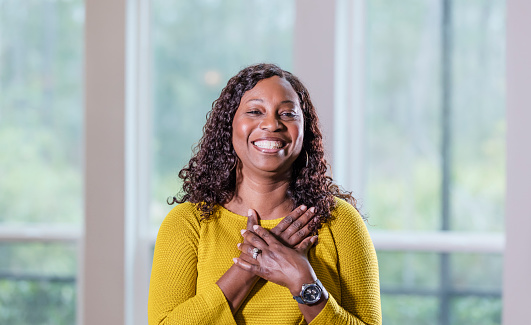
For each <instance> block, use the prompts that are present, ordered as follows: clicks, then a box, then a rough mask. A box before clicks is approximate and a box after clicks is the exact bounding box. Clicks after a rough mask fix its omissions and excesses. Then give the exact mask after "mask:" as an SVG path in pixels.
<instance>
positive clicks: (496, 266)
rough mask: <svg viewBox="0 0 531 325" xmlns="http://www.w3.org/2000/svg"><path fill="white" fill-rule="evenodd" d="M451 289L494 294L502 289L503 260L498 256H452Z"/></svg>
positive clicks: (468, 254)
mask: <svg viewBox="0 0 531 325" xmlns="http://www.w3.org/2000/svg"><path fill="white" fill-rule="evenodd" d="M450 265H451V274H452V287H453V288H455V289H456V290H461V291H470V290H474V291H478V292H485V293H490V292H495V293H497V294H500V292H501V288H502V271H503V259H502V256H501V255H499V254H472V253H459V254H457V253H456V254H452V255H451V258H450Z"/></svg>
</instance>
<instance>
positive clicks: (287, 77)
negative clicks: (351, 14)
mask: <svg viewBox="0 0 531 325" xmlns="http://www.w3.org/2000/svg"><path fill="white" fill-rule="evenodd" d="M326 166H327V165H326V161H325V160H324V152H323V145H322V136H321V132H320V130H319V127H318V119H317V115H316V112H315V109H314V107H313V105H312V102H311V100H310V97H309V94H308V91H307V90H306V88H305V87H304V86H303V85H302V83H301V82H300V81H299V80H298V79H297V78H296V77H295V76H293V75H292V74H290V73H289V72H287V71H284V70H282V69H280V68H279V67H277V66H275V65H271V64H258V65H254V66H250V67H247V68H245V69H243V70H242V71H240V72H239V73H238V74H237V75H236V76H234V77H233V78H232V79H230V80H229V82H228V84H227V86H226V87H225V88H224V89H223V90H222V92H221V95H220V97H219V98H218V99H217V100H216V101H215V102H214V104H213V106H212V111H211V112H210V113H209V116H208V119H207V123H206V125H205V127H204V134H203V137H202V139H201V141H200V142H199V145H198V146H197V150H196V153H195V154H194V156H193V157H192V159H191V160H190V162H189V163H188V165H187V166H186V167H185V168H183V169H182V170H181V172H180V173H179V177H180V178H182V179H183V192H182V196H181V197H180V199H177V198H173V202H172V203H175V202H177V203H181V204H179V205H178V206H176V207H175V208H174V209H173V210H172V211H171V212H170V213H169V214H168V216H167V217H166V219H165V220H164V222H163V223H162V225H161V227H160V230H159V234H158V237H157V243H156V246H155V255H154V259H153V269H152V273H151V283H150V294H149V307H148V310H149V323H150V324H304V323H310V322H311V324H380V323H381V312H380V296H379V281H378V263H377V260H376V255H375V252H374V248H373V245H372V242H371V240H370V237H369V235H368V232H367V229H366V227H365V224H364V222H363V220H362V218H361V217H360V215H359V214H358V212H357V210H356V209H355V208H354V207H353V206H352V205H350V204H349V203H347V202H346V201H344V199H346V200H348V201H350V202H352V203H355V200H354V199H353V198H352V197H351V196H350V194H349V193H343V192H341V191H340V190H339V188H338V187H337V186H335V185H333V184H332V179H331V178H330V177H327V176H326V170H327V168H326ZM317 233H318V238H317V236H316V235H315V234H317ZM317 239H318V240H317Z"/></svg>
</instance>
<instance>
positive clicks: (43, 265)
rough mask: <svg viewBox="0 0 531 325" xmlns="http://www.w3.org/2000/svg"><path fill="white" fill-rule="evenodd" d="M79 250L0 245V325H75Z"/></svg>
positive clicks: (44, 246)
mask: <svg viewBox="0 0 531 325" xmlns="http://www.w3.org/2000/svg"><path fill="white" fill-rule="evenodd" d="M76 255H77V250H76V247H75V245H67V244H41V243H28V244H25V243H24V244H20V243H17V244H0V261H2V263H0V324H74V323H75V318H76V316H75V310H76V308H75V307H76V290H77V289H76V280H75V275H76V269H77V257H76Z"/></svg>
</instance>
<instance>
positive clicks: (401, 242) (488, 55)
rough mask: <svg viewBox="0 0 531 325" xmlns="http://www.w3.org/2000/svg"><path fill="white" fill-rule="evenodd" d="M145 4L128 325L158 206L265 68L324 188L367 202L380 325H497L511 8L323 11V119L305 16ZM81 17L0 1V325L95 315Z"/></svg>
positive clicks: (231, 1) (384, 0)
mask: <svg viewBox="0 0 531 325" xmlns="http://www.w3.org/2000/svg"><path fill="white" fill-rule="evenodd" d="M140 2H142V1H140ZM142 3H143V4H142V5H141V6H139V7H138V8H139V9H140V11H138V12H137V13H136V16H135V18H134V19H135V20H137V21H140V23H139V24H138V26H139V27H138V26H137V27H135V28H136V29H135V30H136V31H137V33H138V35H140V36H139V39H140V41H139V42H140V46H139V47H135V48H133V51H135V49H137V50H138V51H139V53H140V54H138V55H137V56H135V58H136V59H135V60H136V61H134V62H137V63H133V66H135V67H136V69H138V71H141V72H142V74H141V77H138V78H137V79H135V80H136V81H135V82H136V83H137V84H136V86H135V87H136V88H134V89H136V91H138V93H136V92H135V93H134V94H133V96H132V97H131V96H130V97H128V98H135V96H137V95H138V97H136V98H141V99H142V100H141V103H140V104H137V105H136V106H135V107H136V112H137V113H136V114H137V115H136V116H137V117H138V119H136V120H135V124H134V126H132V128H133V129H132V130H133V131H132V134H135V139H136V140H134V141H137V142H138V143H137V142H135V143H136V145H137V146H138V148H140V149H139V152H140V155H141V158H140V161H141V162H142V163H140V164H138V166H136V167H135V168H138V169H140V171H139V173H140V175H142V180H141V184H142V185H141V187H142V191H141V193H142V195H140V198H139V200H140V201H141V202H140V203H137V204H139V206H140V209H139V210H138V211H137V213H136V218H138V220H137V221H135V224H136V228H135V229H136V230H135V232H134V235H133V236H137V237H134V239H133V240H132V241H133V242H134V243H135V244H134V246H135V248H134V249H135V250H137V251H141V252H142V253H141V254H139V255H138V256H140V258H139V259H137V260H136V261H135V266H136V268H135V270H139V271H138V272H137V273H134V274H133V275H131V277H132V279H133V280H132V281H131V283H135V284H134V285H135V286H138V288H139V289H135V290H131V291H129V293H131V292H135V293H136V294H135V296H134V297H132V296H131V294H129V295H127V294H126V295H124V298H123V300H124V301H125V302H123V304H126V305H128V306H129V307H126V308H129V309H130V310H133V309H134V310H135V311H131V313H132V314H135V315H140V316H138V317H133V316H129V317H130V318H127V317H126V319H129V320H128V321H127V323H130V324H137V323H138V324H144V323H145V321H143V318H142V317H143V316H142V314H145V312H146V308H145V305H144V303H145V301H146V299H147V297H146V296H142V293H144V294H145V293H146V292H147V286H148V283H149V270H150V267H151V252H152V249H153V245H154V241H155V236H156V232H157V229H158V227H159V225H160V223H161V222H162V220H163V218H164V217H165V216H166V214H167V212H168V211H169V210H170V209H171V208H172V206H169V205H168V204H167V203H166V198H167V197H169V196H172V195H174V194H176V193H177V192H178V190H179V188H180V182H179V179H178V177H177V173H178V171H179V170H180V169H181V168H182V167H183V166H184V165H185V164H186V163H187V161H188V159H189V158H190V156H191V148H192V147H193V145H194V144H195V143H196V142H197V141H198V140H199V138H200V136H201V131H202V126H203V124H204V122H205V115H206V113H207V112H208V111H209V109H210V108H211V105H212V102H213V101H214V100H215V99H216V98H217V97H218V95H219V93H220V91H221V89H222V88H223V86H224V85H225V84H226V82H227V80H228V79H229V78H230V77H231V76H233V75H234V74H235V73H236V72H237V71H239V70H240V69H241V68H242V67H244V66H246V65H249V64H252V63H257V62H272V63H276V64H278V65H280V66H281V67H282V68H283V69H286V70H289V71H294V72H295V74H298V73H300V75H301V76H302V80H303V82H304V81H305V80H308V81H309V84H308V86H309V88H310V93H311V94H312V95H314V96H315V98H316V102H318V103H319V102H321V103H325V105H321V106H319V107H318V110H319V114H320V115H321V116H325V117H326V118H325V121H324V122H326V121H328V122H326V123H323V127H324V129H325V135H327V139H326V140H327V147H328V148H327V149H328V151H329V160H330V162H331V166H332V174H333V176H334V179H335V180H336V182H337V183H339V184H341V185H342V186H343V187H344V188H346V189H348V190H351V191H353V192H354V194H355V196H356V197H357V198H358V200H359V207H360V209H361V210H362V212H363V213H364V214H365V215H366V216H367V217H368V220H369V221H368V223H369V224H368V228H369V231H370V232H371V235H372V236H373V240H374V243H375V246H376V248H377V253H378V259H379V265H380V281H381V293H382V310H383V319H384V324H438V325H449V324H481V325H490V324H501V320H502V299H501V294H502V270H503V249H504V245H503V243H504V231H505V229H504V213H505V212H504V211H505V196H506V194H505V193H506V188H505V184H506V174H505V170H506V168H505V162H506V160H505V157H506V148H505V143H506V116H505V104H506V97H505V93H506V92H505V84H506V81H505V62H506V57H505V37H506V36H505V35H506V30H505V28H506V22H505V19H506V7H505V1H504V0H467V1H457V0H453V1H452V0H402V1H391V0H355V1H348V0H337V1H335V2H330V3H329V4H328V6H331V12H332V15H329V16H326V17H323V18H322V20H319V21H312V22H311V23H310V24H311V25H313V26H315V25H317V26H319V24H323V25H326V26H329V27H330V26H331V33H332V35H329V36H330V39H331V40H332V41H331V42H332V44H333V48H332V49H331V51H330V53H331V56H330V57H329V62H332V64H333V65H332V66H333V69H332V70H331V71H330V75H331V76H332V79H326V76H325V77H323V78H322V80H323V82H324V83H325V84H323V86H322V87H328V88H327V89H331V90H332V92H331V94H333V98H328V99H326V100H322V99H320V98H319V96H321V86H320V85H319V84H318V82H319V80H320V76H313V77H312V76H311V73H312V71H311V69H307V68H305V69H304V70H303V68H301V67H303V65H302V64H301V63H300V61H297V60H298V59H297V58H301V57H302V58H304V56H305V54H304V53H303V52H302V50H301V46H300V45H297V44H298V43H300V41H301V39H300V35H301V33H302V34H304V33H305V32H304V29H301V28H300V26H304V23H302V25H300V24H299V22H300V21H301V17H304V15H305V14H306V13H305V5H304V4H301V3H300V1H299V2H298V4H297V2H296V1H295V0H268V1H265V0H226V1H221V0H198V1H182V0H151V1H143V2H142ZM85 6H86V4H85V3H84V1H82V0H24V1H21V0H0V149H1V150H0V324H13V325H15V324H75V323H76V322H77V323H78V324H79V323H81V322H82V317H81V313H82V310H83V308H84V305H83V303H84V302H83V301H84V300H85V301H86V302H87V303H88V300H89V298H87V297H84V296H83V293H82V292H81V290H82V288H83V286H82V285H81V283H82V282H83V281H84V276H85V275H86V274H87V272H89V271H87V270H89V269H87V268H85V266H84V262H83V261H84V258H85V257H84V252H85V251H84V249H85V247H86V246H87V245H89V244H90V243H86V242H85V244H83V238H84V231H85V224H86V222H87V220H85V217H86V214H85V205H86V196H85V195H86V193H87V187H86V182H85V177H86V174H85V171H84V170H85V167H86V153H85V134H86V133H85V132H91V129H90V128H92V132H97V125H96V126H95V125H94V124H90V125H88V126H87V125H85V117H86V112H85V107H86V106H85V104H84V103H85V98H84V96H85V91H86V90H85V80H86V79H85V78H86V76H87V75H89V74H90V73H91V71H86V70H85V67H86V65H85V60H86V58H85V53H86V52H85V45H86V43H85V41H84V40H85V33H86V31H85V27H86V26H85V21H86V12H85ZM111 14H112V13H111ZM327 19H328V20H327ZM297 24H299V25H297ZM128 26H130V25H128ZM297 26H299V27H297ZM128 28H130V27H128ZM135 35H136V34H135ZM304 37H305V38H310V39H311V38H312V37H313V36H312V35H311V34H307V35H304ZM133 38H134V37H133ZM102 46H104V45H103V44H102ZM302 48H304V46H303V47H302ZM127 49H128V50H131V47H127ZM315 50H316V51H320V50H321V49H319V48H316V49H315ZM127 55H130V54H127V53H126V58H127ZM308 55H309V58H311V54H308ZM124 62H125V59H124ZM321 63H322V62H313V63H311V64H314V65H316V66H318V65H320V64H321ZM124 64H125V63H124ZM128 66H129V65H128ZM308 66H309V65H306V67H308ZM306 76H309V77H307V79H305V77H306ZM315 80H317V83H316V81H315ZM330 81H331V82H330ZM314 91H315V93H314ZM122 95H123V94H122ZM326 103H330V104H326ZM129 104H130V102H129ZM129 104H128V105H129ZM102 118H105V117H104V116H102ZM124 119H125V117H124ZM330 121H331V122H330ZM86 128H89V130H86ZM130 130H131V129H130ZM128 134H131V133H128ZM139 139H140V140H139ZM124 159H126V160H127V159H128V158H127V156H125V158H124ZM133 177H134V176H133ZM127 179H129V178H127V177H126V180H127ZM118 181H120V180H118ZM109 182H110V183H112V182H113V180H109ZM125 186H126V187H127V186H128V185H127V183H126V185H125ZM118 204H121V203H120V202H118ZM102 222H104V221H102ZM126 223H127V222H126V221H123V222H122V224H123V225H124V228H125V224H126ZM116 240H118V241H120V240H122V241H123V238H122V237H117V239H116ZM126 246H127V244H126ZM127 249H128V248H127V247H126V248H125V249H124V252H126V251H127ZM125 255H126V253H124V256H125ZM142 256H145V257H142ZM124 258H125V257H124ZM102 267H105V266H102ZM135 272H136V271H135ZM125 286H126V287H127V283H126V284H125ZM126 290H127V288H126ZM139 296H140V297H139ZM136 313H139V314H136ZM86 323H87V322H86Z"/></svg>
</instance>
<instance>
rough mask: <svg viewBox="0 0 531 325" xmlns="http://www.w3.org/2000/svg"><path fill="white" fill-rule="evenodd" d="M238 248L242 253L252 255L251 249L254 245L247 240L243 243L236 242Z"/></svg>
mask: <svg viewBox="0 0 531 325" xmlns="http://www.w3.org/2000/svg"><path fill="white" fill-rule="evenodd" d="M238 249H239V250H240V251H241V252H242V253H244V254H248V255H249V256H253V249H255V247H254V246H253V245H251V244H248V243H247V242H244V243H243V244H238Z"/></svg>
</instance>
